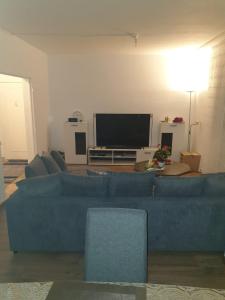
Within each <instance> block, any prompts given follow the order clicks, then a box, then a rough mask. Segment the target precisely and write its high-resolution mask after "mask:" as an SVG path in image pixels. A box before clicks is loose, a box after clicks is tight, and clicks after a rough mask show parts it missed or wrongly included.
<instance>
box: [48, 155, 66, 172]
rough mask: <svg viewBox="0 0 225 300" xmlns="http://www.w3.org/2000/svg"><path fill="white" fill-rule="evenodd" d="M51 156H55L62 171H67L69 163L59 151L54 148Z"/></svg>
mask: <svg viewBox="0 0 225 300" xmlns="http://www.w3.org/2000/svg"><path fill="white" fill-rule="evenodd" d="M51 156H52V157H53V159H54V160H55V162H56V163H57V165H58V166H59V167H60V170H61V171H67V165H66V163H65V160H64V158H63V157H62V155H61V154H60V152H59V151H55V150H52V151H51Z"/></svg>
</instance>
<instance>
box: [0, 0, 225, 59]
mask: <svg viewBox="0 0 225 300" xmlns="http://www.w3.org/2000/svg"><path fill="white" fill-rule="evenodd" d="M0 27H1V28H3V29H5V30H7V31H9V32H11V33H13V34H15V35H17V36H18V37H20V38H22V39H23V40H25V41H27V42H28V43H30V44H32V45H33V46H35V47H37V48H39V49H41V50H43V51H45V52H47V53H53V54H54V53H61V54H64V53H84V52H85V51H86V52H90V51H105V50H107V51H119V52H135V51H141V52H143V51H144V52H146V51H158V50H159V49H164V48H173V47H182V46H186V45H190V44H192V45H202V44H203V43H205V42H206V41H208V40H210V39H212V38H213V37H214V36H216V35H218V34H220V33H221V32H223V31H225V1H224V0H0ZM135 35H137V47H135V38H134V36H135Z"/></svg>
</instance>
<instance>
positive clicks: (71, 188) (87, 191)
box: [61, 172, 109, 197]
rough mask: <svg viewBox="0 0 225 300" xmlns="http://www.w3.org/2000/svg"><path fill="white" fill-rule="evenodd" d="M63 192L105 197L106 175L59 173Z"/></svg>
mask: <svg viewBox="0 0 225 300" xmlns="http://www.w3.org/2000/svg"><path fill="white" fill-rule="evenodd" d="M61 181H62V187H63V194H64V195H66V196H74V197H75V196H77V197H78V196H83V197H107V196H108V182H109V179H108V177H107V176H77V175H70V174H68V173H64V172H63V173H62V174H61Z"/></svg>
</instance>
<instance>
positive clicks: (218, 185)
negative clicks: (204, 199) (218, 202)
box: [204, 173, 225, 197]
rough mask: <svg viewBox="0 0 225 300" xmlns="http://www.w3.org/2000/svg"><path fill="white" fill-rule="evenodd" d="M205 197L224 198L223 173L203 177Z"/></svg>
mask: <svg viewBox="0 0 225 300" xmlns="http://www.w3.org/2000/svg"><path fill="white" fill-rule="evenodd" d="M204 195H205V196H209V197H211V196H218V197H221V196H225V173H219V174H209V175H206V176H205V184H204Z"/></svg>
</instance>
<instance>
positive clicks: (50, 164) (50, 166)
mask: <svg viewBox="0 0 225 300" xmlns="http://www.w3.org/2000/svg"><path fill="white" fill-rule="evenodd" d="M41 159H42V161H43V163H44V164H45V167H46V169H47V170H48V173H49V174H54V173H59V172H61V169H60V167H59V166H58V164H57V163H56V161H55V160H54V159H53V157H52V156H51V155H49V154H45V155H43V156H41Z"/></svg>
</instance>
